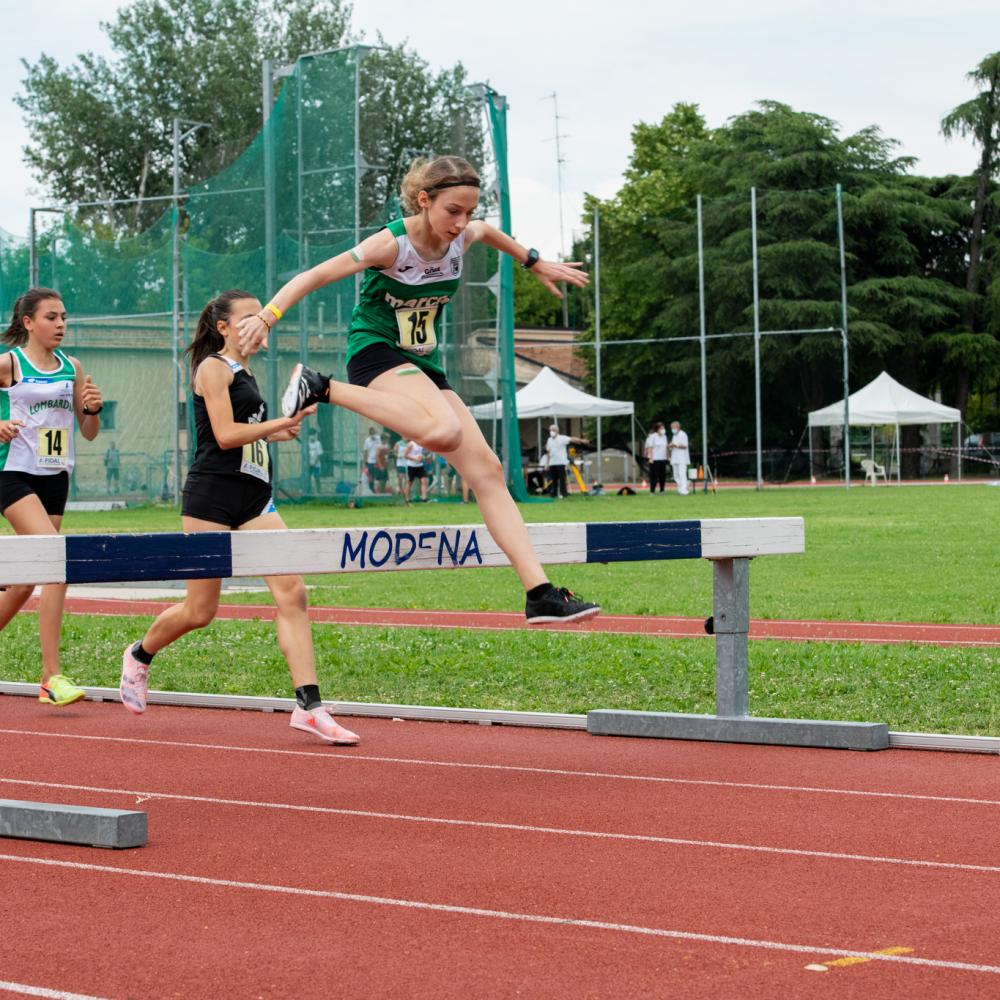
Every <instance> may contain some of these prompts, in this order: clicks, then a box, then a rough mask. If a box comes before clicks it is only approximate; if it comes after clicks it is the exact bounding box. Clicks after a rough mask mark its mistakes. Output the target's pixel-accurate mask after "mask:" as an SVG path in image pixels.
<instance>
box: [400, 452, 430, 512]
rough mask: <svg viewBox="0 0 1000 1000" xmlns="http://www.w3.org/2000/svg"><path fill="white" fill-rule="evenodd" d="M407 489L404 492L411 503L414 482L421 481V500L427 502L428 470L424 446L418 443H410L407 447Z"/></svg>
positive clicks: (407, 500)
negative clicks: (415, 480)
mask: <svg viewBox="0 0 1000 1000" xmlns="http://www.w3.org/2000/svg"><path fill="white" fill-rule="evenodd" d="M405 456H406V489H405V491H404V493H405V496H406V502H407V503H409V502H410V490H411V489H412V488H413V480H414V479H419V480H420V500H421V502H422V503H426V502H427V470H426V469H425V468H424V449H423V445H419V444H417V442H416V441H410V442H409V443H408V444H407V445H406V452H405Z"/></svg>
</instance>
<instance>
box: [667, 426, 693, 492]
mask: <svg viewBox="0 0 1000 1000" xmlns="http://www.w3.org/2000/svg"><path fill="white" fill-rule="evenodd" d="M670 435H671V437H670V465H671V468H672V469H673V472H674V482H675V483H676V484H677V495H678V496H682V497H683V496H687V493H688V465H690V464H691V452H690V451H689V450H688V436H687V434H685V433H684V431H682V430H681V423H680V421H679V420H672V421H671V422H670Z"/></svg>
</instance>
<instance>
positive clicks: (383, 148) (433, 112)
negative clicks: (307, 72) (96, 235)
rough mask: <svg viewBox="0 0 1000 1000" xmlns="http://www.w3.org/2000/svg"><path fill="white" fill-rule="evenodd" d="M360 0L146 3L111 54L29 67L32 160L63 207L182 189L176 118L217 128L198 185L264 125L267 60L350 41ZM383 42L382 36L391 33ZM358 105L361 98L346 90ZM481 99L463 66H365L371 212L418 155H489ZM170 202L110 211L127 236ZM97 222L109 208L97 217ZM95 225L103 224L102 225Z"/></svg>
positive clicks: (128, 14) (196, 156)
mask: <svg viewBox="0 0 1000 1000" xmlns="http://www.w3.org/2000/svg"><path fill="white" fill-rule="evenodd" d="M350 15H351V6H350V4H349V3H348V2H347V0H268V2H265V0H136V2H135V3H133V4H131V5H129V6H127V7H123V8H122V10H120V11H119V13H118V15H117V17H116V19H115V20H114V21H113V22H111V23H109V24H105V25H104V26H103V27H104V30H105V31H106V33H107V35H108V37H109V39H110V41H111V46H112V50H113V57H112V58H111V59H104V58H102V57H99V56H94V55H93V54H90V53H86V54H84V55H81V56H80V57H79V58H78V59H77V61H76V62H75V63H74V64H73V65H71V66H68V67H61V66H60V65H59V64H58V63H57V62H56V61H55V60H54V59H52V58H51V57H49V56H44V55H43V56H42V57H41V58H40V59H39V60H38V62H37V63H35V64H34V65H28V64H25V68H26V70H27V75H26V77H25V79H24V81H23V93H22V94H20V95H19V96H18V98H17V99H16V100H17V103H18V104H19V106H20V108H21V109H22V111H23V112H24V115H25V118H26V121H27V125H28V129H29V132H30V135H31V141H30V143H29V145H28V146H27V147H26V148H25V150H24V154H25V157H26V159H27V161H28V163H29V165H30V167H31V169H32V170H33V172H34V173H35V175H36V177H37V178H38V180H39V181H40V182H41V183H42V184H43V185H44V187H45V188H46V190H47V191H48V193H49V194H50V195H51V196H52V197H53V199H54V200H56V201H58V202H63V203H67V202H68V203H76V202H87V201H97V200H106V199H145V198H152V197H154V196H163V195H166V194H169V193H170V191H171V183H172V141H171V137H172V124H173V119H174V117H175V116H179V117H183V118H186V119H192V120H195V121H203V122H208V123H210V125H211V127H210V128H208V129H202V130H200V131H199V132H198V133H197V134H196V135H195V136H194V137H192V138H191V139H189V140H188V141H187V142H186V143H185V144H184V148H183V149H182V151H181V170H182V177H183V179H184V183H185V184H192V183H197V182H199V181H202V180H204V179H206V178H208V177H210V176H212V175H215V174H217V173H219V171H221V170H222V169H223V168H224V167H226V166H228V165H229V164H230V163H232V162H233V161H234V160H235V159H236V158H237V157H238V156H239V155H240V154H241V153H242V152H243V151H244V150H245V149H246V148H247V147H248V145H249V144H250V142H251V140H252V138H253V137H254V136H255V135H256V134H257V132H258V131H259V129H260V126H261V120H262V108H261V101H262V95H261V84H260V79H261V76H260V73H261V70H260V65H261V60H262V59H265V58H268V59H271V60H273V61H274V62H275V64H276V65H283V64H288V63H293V62H295V60H296V59H297V58H298V57H299V56H300V55H302V54H305V53H311V52H317V51H323V50H327V49H332V48H337V47H340V46H343V45H346V44H350V43H352V42H354V41H357V39H356V38H355V37H354V36H352V34H351V31H350ZM380 41H381V39H380ZM342 100H344V101H350V102H351V105H352V106H353V92H352V93H351V94H350V95H342ZM474 108H475V98H474V97H473V95H472V94H471V93H470V92H469V91H468V90H467V89H466V86H465V71H464V69H463V68H462V66H461V65H460V64H459V65H456V66H454V67H453V68H451V69H449V70H443V71H441V72H440V73H438V74H436V75H435V74H432V73H431V72H430V71H429V69H428V66H427V64H426V63H425V62H424V61H423V60H421V59H420V58H419V56H417V55H415V54H414V53H412V52H409V51H407V50H406V49H405V48H404V47H403V46H396V47H392V48H390V47H384V48H377V49H375V50H374V51H372V52H370V53H369V54H368V56H367V58H365V59H364V61H363V62H362V100H361V116H362V118H361V134H362V156H363V160H364V161H365V162H366V163H367V164H370V165H371V167H372V169H370V170H368V171H367V172H366V173H365V175H364V179H363V184H362V216H363V218H365V219H371V218H375V217H376V216H378V215H379V214H380V213H381V212H382V211H383V210H384V208H385V205H386V203H387V202H388V201H389V200H390V198H391V196H392V194H393V192H394V191H395V190H398V183H399V180H400V179H401V176H402V174H403V172H404V171H405V168H406V166H407V165H408V164H409V162H410V160H411V159H412V157H413V156H414V155H417V154H418V153H430V154H432V155H433V154H437V153H441V152H450V151H452V150H453V149H456V148H458V149H460V150H462V151H465V152H466V153H467V155H468V156H469V157H470V159H472V160H473V161H474V162H478V161H481V158H482V151H483V145H482V138H481V134H480V133H479V132H478V121H477V119H476V116H475V113H474ZM162 208H163V203H162V202H154V203H151V204H148V205H147V206H146V207H145V209H143V208H142V207H141V206H139V205H136V204H133V205H131V206H129V207H128V208H127V209H124V210H121V211H116V212H111V211H109V210H104V209H102V210H101V212H100V217H101V218H102V219H103V220H106V222H107V223H110V224H111V232H112V234H113V235H115V236H120V235H122V233H123V232H124V233H130V232H132V233H134V232H136V231H137V230H139V229H142V228H144V227H145V226H147V225H149V224H150V223H151V222H152V221H153V220H154V219H155V218H156V217H157V216H158V215H159V214H160V212H161V211H162ZM95 214H96V213H95ZM92 221H93V219H92Z"/></svg>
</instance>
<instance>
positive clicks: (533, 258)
mask: <svg viewBox="0 0 1000 1000" xmlns="http://www.w3.org/2000/svg"><path fill="white" fill-rule="evenodd" d="M541 256H542V255H541V254H540V253H539V252H538V251H537V250H536V249H535V248H534V247H532V248H531V249H530V250H529V251H528V256H527V257H526V258H525V260H524V263H523V264H522V265H521V267H523V268H524V269H525V270H526V271H530V270H531V269H532V268H533V267H534V266H535V265H536V264H537V263H538V259H539V258H540V257H541Z"/></svg>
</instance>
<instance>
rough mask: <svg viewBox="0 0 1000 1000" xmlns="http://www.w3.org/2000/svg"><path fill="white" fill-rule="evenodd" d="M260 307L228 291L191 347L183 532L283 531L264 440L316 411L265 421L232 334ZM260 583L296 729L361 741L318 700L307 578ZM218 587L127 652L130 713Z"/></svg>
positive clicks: (192, 592)
mask: <svg viewBox="0 0 1000 1000" xmlns="http://www.w3.org/2000/svg"><path fill="white" fill-rule="evenodd" d="M260 308H261V306H260V302H258V301H257V299H255V298H254V297H253V296H252V295H251V294H250V293H249V292H243V291H240V290H239V289H233V290H232V291H229V292H223V293H222V294H221V295H219V296H217V297H216V298H214V299H213V300H212V301H211V302H209V304H208V305H207V306H206V307H205V309H204V310H203V311H202V314H201V316H200V318H199V320H198V327H197V330H196V331H195V336H194V340H193V341H192V343H191V346H190V347H189V349H188V350H189V352H190V354H191V358H192V368H193V369H194V371H193V373H192V388H193V390H194V411H195V427H196V429H197V433H198V447H197V450H196V452H195V458H194V462H193V463H192V465H191V471H190V472H189V473H188V477H187V482H185V484H184V500H183V504H182V506H181V526H182V527H183V529H184V531H185V532H199V531H205V532H218V531H225V530H234V531H235V530H237V529H239V530H242V531H281V530H282V529H284V527H285V522H284V521H282V519H281V515H280V514H279V513H278V512H277V510H276V509H275V507H274V503H273V502H272V500H271V463H270V456H269V455H268V449H267V441H268V439H270V440H272V441H292V440H294V439H295V438H297V437H298V435H299V429H300V425H301V423H302V420H303V418H304V417H307V416H308V415H309V414H310V413H312V412H314V411H315V409H316V408H315V407H312V408H309V409H305V410H302V411H301V412H299V413H296V414H295V415H294V416H292V417H279V418H278V419H277V420H268V419H267V407H266V406H265V405H264V400H263V398H262V397H261V394H260V390H259V389H258V388H257V383H256V381H255V380H254V377H253V375H251V374H250V372H249V371H248V370H247V367H246V366H247V364H248V361H249V359H248V356H247V355H246V354H244V353H243V352H241V351H240V350H239V348H238V338H237V336H236V331H237V327H236V324H237V323H238V322H239V321H240V320H241V319H244V318H246V317H247V316H252V315H254V313H256V312H259V311H260ZM264 579H265V581H266V583H267V585H268V587H269V589H270V591H271V594H272V595H273V597H274V603H275V607H276V609H277V618H278V636H279V640H278V644H279V647H280V649H281V651H282V653H283V654H284V656H285V659H286V661H287V662H288V669H289V671H290V672H291V675H292V684H293V686H294V688H295V701H296V705H295V708H294V709H293V711H292V718H291V722H290V725H291V726H292V728H293V729H299V730H301V731H302V732H306V733H309V734H310V735H313V736H316V737H318V738H319V739H321V740H324V741H326V742H327V743H339V744H344V745H354V744H355V743H357V742H358V736H357V734H356V733H352V732H351V731H350V730H349V729H345V728H344V727H343V726H341V725H340V724H339V723H338V722H337V720H336V719H334V718H333V716H332V715H330V712H329V711H328V710H327V708H326V707H325V706H324V705H323V700H322V698H321V696H320V692H319V681H318V680H317V677H316V653H315V651H314V649H313V641H312V629H311V626H310V622H309V613H308V610H307V599H306V588H305V584H304V583H303V581H302V577H300V576H295V575H292V574H282V575H280V576H267V577H265V578H264ZM221 589H222V581H221V580H218V579H195V580H188V583H187V595H186V597H185V598H184V600H183V602H182V603H180V604H174V605H171V607H169V608H168V609H167V610H166V611H164V612H163V613H162V614H160V615H159V616H158V617H157V619H156V621H154V622H153V624H152V625H151V626H150V627H149V629H148V630H147V632H146V634H145V635H144V636H143V638H142V639H141V640H140V641H139V642H136V643H134V644H130V645H129V646H128V647H126V649H125V651H124V653H123V654H122V678H121V684H120V686H119V693H120V695H121V700H122V704H123V705H125V707H126V708H127V709H128V710H129V711H130V712H134V713H135V714H136V715H141V714H142V713H143V712H145V710H146V695H147V686H148V671H149V665H150V663H151V662H152V660H153V656H154V655H155V654H156V653H158V652H159V651H160V650H161V649H163V648H164V647H166V646H169V645H170V643H172V642H173V641H174V640H175V639H179V638H180V637H181V636H182V635H185V634H186V633H188V632H190V631H192V630H193V629H197V628H204V627H205V626H206V625H208V624H209V622H211V621H212V619H213V618H214V617H215V613H216V611H217V609H218V606H219V594H220V591H221ZM223 666H224V665H223Z"/></svg>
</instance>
